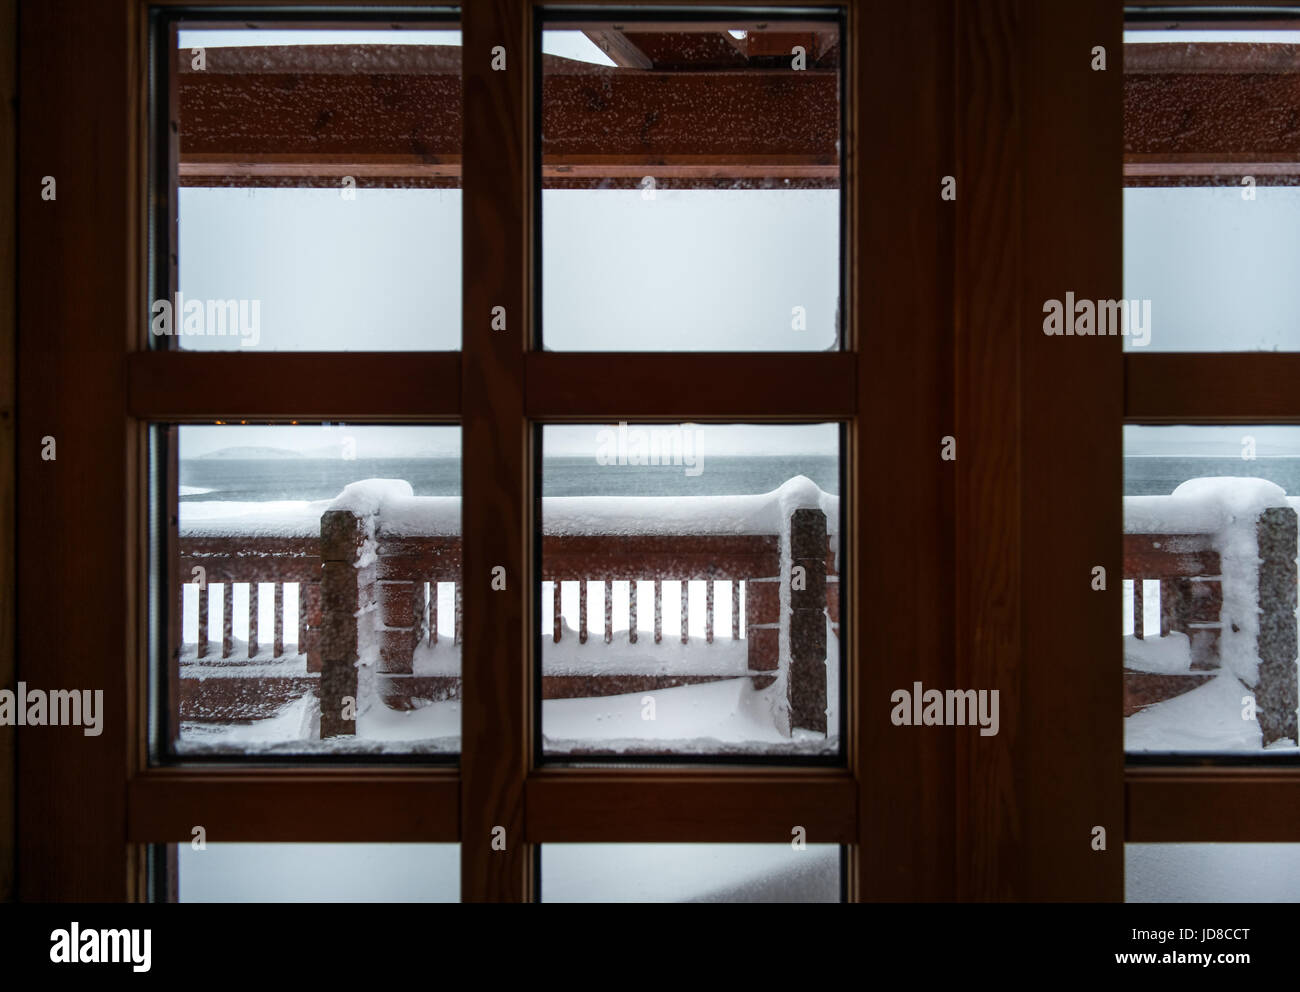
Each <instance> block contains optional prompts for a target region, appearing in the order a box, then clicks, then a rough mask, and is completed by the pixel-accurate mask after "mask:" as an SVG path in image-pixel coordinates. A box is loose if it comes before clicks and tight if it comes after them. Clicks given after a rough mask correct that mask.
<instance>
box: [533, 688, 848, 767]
mask: <svg viewBox="0 0 1300 992" xmlns="http://www.w3.org/2000/svg"><path fill="white" fill-rule="evenodd" d="M779 686H780V683H779V682H778V683H776V684H774V685H771V686H769V687H768V688H766V689H759V690H756V689H754V687H753V683H752V682H751V681H750V680H749V679H745V678H742V679H728V680H726V681H724V682H707V683H703V684H701V685H689V686H678V687H676V688H673V689H655V690H653V691H647V692H633V693H627V694H625V695H619V696H596V697H588V698H585V699H546V700H543V701H542V748H543V750H544V751H546V752H547V753H551V754H560V753H571V752H573V751H575V750H586V749H597V750H600V751H612V752H635V751H644V750H647V749H652V748H654V747H655V746H656V745H658V746H660V747H671V748H672V750H673V751H674V753H678V754H752V753H764V752H767V753H776V752H779V753H799V754H834V753H835V752H836V751H837V749H838V735H836V734H832V735H831V736H830V738H829V739H827V738H824V737H822V735H821V734H813V733H806V732H803V731H797V732H796V733H795V735H794V737H793V738H790V737H787V736H786V735H785V734H783V733H781V731H780V729H779V728H778V726H777V724H776V723H775V722H774V721H773V720H772V718H771V715H770V711H771V708H772V704H773V698H772V697H773V696H774V695H775V694H776V693H777V691H778V688H779ZM647 698H651V699H653V700H654V717H655V718H654V719H653V720H648V719H645V718H644V714H645V713H646V712H647V709H646V705H645V700H646V699H647Z"/></svg>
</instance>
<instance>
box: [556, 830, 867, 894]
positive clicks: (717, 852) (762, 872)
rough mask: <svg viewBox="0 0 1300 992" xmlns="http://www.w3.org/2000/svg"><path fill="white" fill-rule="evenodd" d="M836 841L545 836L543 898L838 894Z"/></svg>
mask: <svg viewBox="0 0 1300 992" xmlns="http://www.w3.org/2000/svg"><path fill="white" fill-rule="evenodd" d="M842 857H843V855H842V853H841V849H840V848H839V847H838V846H837V845H835V844H808V845H807V846H806V847H805V848H802V849H799V850H795V849H793V848H792V847H791V845H789V844H546V845H545V846H543V847H542V849H541V861H542V902H839V901H840V891H841V884H840V877H841V869H840V864H841V861H842Z"/></svg>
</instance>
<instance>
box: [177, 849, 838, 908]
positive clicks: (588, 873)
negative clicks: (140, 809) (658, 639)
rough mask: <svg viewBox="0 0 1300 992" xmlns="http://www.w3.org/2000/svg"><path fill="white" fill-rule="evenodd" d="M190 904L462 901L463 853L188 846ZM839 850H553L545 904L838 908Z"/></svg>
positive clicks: (545, 868)
mask: <svg viewBox="0 0 1300 992" xmlns="http://www.w3.org/2000/svg"><path fill="white" fill-rule="evenodd" d="M177 846H178V857H179V864H178V867H179V888H180V892H179V895H180V900H181V902H456V901H457V900H458V899H459V897H460V860H459V859H460V849H459V846H458V845H456V844H219V843H217V844H208V845H207V847H206V849H205V850H202V851H195V850H193V849H192V847H191V846H190V845H189V844H179V845H177ZM840 859H841V855H840V849H839V848H838V847H837V846H835V845H832V844H810V845H808V847H807V848H806V849H804V850H801V851H796V850H793V849H792V848H791V846H790V845H789V844H547V845H544V846H543V847H542V900H543V901H544V902H838V901H839V898H840Z"/></svg>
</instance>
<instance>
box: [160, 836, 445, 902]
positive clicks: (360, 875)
mask: <svg viewBox="0 0 1300 992" xmlns="http://www.w3.org/2000/svg"><path fill="white" fill-rule="evenodd" d="M171 854H172V856H174V857H175V859H176V860H175V863H174V866H173V871H174V872H175V879H176V891H175V896H176V898H177V901H178V902H459V901H460V845H459V844H206V845H205V847H204V848H203V849H202V850H194V848H193V846H192V845H191V844H176V845H173V846H172V849H171Z"/></svg>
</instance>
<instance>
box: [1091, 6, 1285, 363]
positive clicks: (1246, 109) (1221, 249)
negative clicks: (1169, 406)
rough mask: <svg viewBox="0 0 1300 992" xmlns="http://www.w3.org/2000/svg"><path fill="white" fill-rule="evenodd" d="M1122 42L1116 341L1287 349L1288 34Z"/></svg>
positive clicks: (1166, 347)
mask: <svg viewBox="0 0 1300 992" xmlns="http://www.w3.org/2000/svg"><path fill="white" fill-rule="evenodd" d="M1153 26H1154V25H1153ZM1125 42H1126V45H1125V56H1124V69H1125V78H1124V89H1125V103H1124V107H1125V109H1124V114H1125V118H1124V140H1125V156H1124V162H1125V164H1124V173H1125V186H1126V189H1125V190H1124V297H1125V298H1126V299H1127V300H1128V301H1129V308H1130V311H1131V312H1133V313H1138V314H1143V315H1144V316H1145V320H1143V321H1142V323H1143V324H1144V326H1143V327H1142V328H1141V329H1139V328H1137V327H1134V328H1132V330H1133V333H1131V334H1129V335H1128V336H1126V337H1125V339H1124V347H1125V348H1126V349H1128V350H1133V349H1140V348H1145V349H1148V350H1151V351H1277V350H1286V351H1296V350H1300V287H1297V285H1296V280H1295V278H1294V273H1295V272H1296V271H1297V270H1298V269H1300V188H1297V186H1298V185H1300V165H1297V163H1298V162H1300V140H1297V136H1296V131H1295V128H1294V127H1293V126H1292V124H1290V123H1288V121H1291V120H1292V119H1293V118H1294V117H1295V116H1296V114H1297V113H1300V96H1298V94H1300V31H1281V30H1213V29H1212V26H1211V29H1207V30H1196V31H1185V30H1172V31H1171V30H1164V29H1162V30H1130V31H1126V32H1125ZM1135 307H1142V308H1148V307H1149V311H1145V310H1134V308H1135ZM1130 319H1131V318H1130ZM1117 333H1123V332H1122V330H1121V331H1117Z"/></svg>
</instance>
